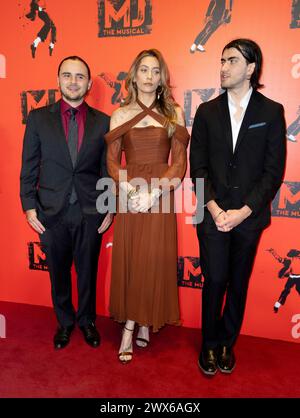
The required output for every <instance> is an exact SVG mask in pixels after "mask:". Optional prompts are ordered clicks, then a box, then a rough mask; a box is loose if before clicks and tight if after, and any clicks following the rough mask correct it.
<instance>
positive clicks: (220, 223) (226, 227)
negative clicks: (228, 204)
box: [215, 209, 245, 232]
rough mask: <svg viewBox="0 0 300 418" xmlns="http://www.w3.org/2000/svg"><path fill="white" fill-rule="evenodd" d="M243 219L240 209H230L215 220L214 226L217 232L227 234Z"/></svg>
mask: <svg viewBox="0 0 300 418" xmlns="http://www.w3.org/2000/svg"><path fill="white" fill-rule="evenodd" d="M244 219H245V216H244V214H243V213H242V211H241V210H240V209H230V210H227V211H226V212H225V211H223V212H221V213H220V214H219V215H218V216H217V218H216V219H215V224H216V227H217V229H218V231H221V232H229V231H231V230H232V228H234V227H236V226H237V225H239V224H240V223H241V222H243V220H244Z"/></svg>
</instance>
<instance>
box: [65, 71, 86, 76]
mask: <svg viewBox="0 0 300 418" xmlns="http://www.w3.org/2000/svg"><path fill="white" fill-rule="evenodd" d="M62 75H71V73H70V71H64V72H63V73H62ZM75 76H76V77H78V76H80V77H85V78H86V77H87V76H86V75H85V74H82V73H76V74H75Z"/></svg>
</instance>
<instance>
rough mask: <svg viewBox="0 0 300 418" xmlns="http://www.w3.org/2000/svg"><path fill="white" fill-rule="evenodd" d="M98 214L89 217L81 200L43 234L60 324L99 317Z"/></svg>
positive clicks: (43, 246)
mask: <svg viewBox="0 0 300 418" xmlns="http://www.w3.org/2000/svg"><path fill="white" fill-rule="evenodd" d="M99 226H100V223H99V217H95V218H94V217H91V219H86V218H84V217H83V216H82V212H81V209H80V206H79V203H78V202H77V203H75V204H73V205H70V206H69V208H68V210H67V211H66V213H65V214H64V215H63V217H62V218H61V220H60V221H59V222H58V223H57V224H56V225H54V226H53V227H50V228H47V229H46V231H45V232H44V233H43V234H41V235H40V241H41V244H42V248H43V251H44V252H45V254H46V260H47V264H48V268H49V273H50V280H51V294H52V301H53V306H54V310H55V313H56V316H57V320H58V322H59V323H60V325H62V326H64V327H66V326H71V325H73V324H74V323H75V321H77V323H78V325H79V326H85V325H87V324H89V323H91V322H94V321H95V319H96V280H97V269H98V258H99V252H100V245H101V239H102V235H100V234H98V232H97V228H98V227H99ZM73 261H74V264H75V269H76V273H77V288H78V310H77V313H76V312H75V309H74V307H73V304H72V281H71V267H72V264H73Z"/></svg>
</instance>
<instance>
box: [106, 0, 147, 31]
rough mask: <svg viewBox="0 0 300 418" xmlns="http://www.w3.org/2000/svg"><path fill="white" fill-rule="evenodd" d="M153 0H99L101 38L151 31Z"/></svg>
mask: <svg viewBox="0 0 300 418" xmlns="http://www.w3.org/2000/svg"><path fill="white" fill-rule="evenodd" d="M151 1H152V0H98V24H99V32H98V36H99V38H105V37H109V36H110V37H114V36H136V35H147V34H149V33H151V25H152V4H151Z"/></svg>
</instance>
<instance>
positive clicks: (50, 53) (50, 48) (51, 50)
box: [49, 46, 53, 57]
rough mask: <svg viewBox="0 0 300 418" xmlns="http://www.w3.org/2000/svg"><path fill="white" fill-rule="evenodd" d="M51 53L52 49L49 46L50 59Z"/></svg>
mask: <svg viewBox="0 0 300 418" xmlns="http://www.w3.org/2000/svg"><path fill="white" fill-rule="evenodd" d="M52 52H53V48H51V46H49V55H50V57H51V56H52Z"/></svg>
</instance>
